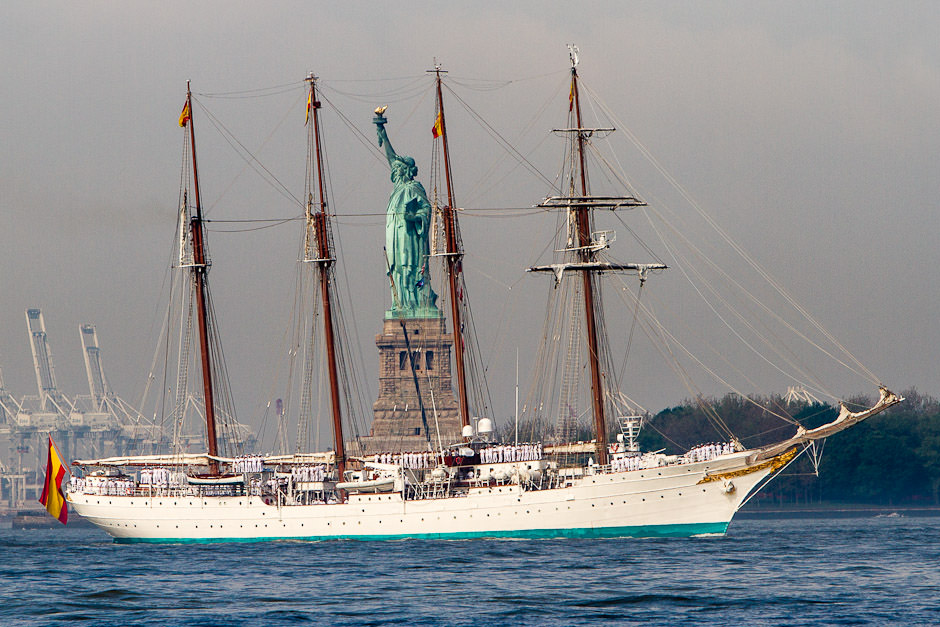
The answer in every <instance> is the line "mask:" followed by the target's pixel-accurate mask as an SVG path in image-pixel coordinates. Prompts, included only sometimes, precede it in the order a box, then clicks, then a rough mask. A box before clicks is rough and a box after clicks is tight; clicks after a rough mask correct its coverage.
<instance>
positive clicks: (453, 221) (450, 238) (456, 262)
mask: <svg viewBox="0 0 940 627" xmlns="http://www.w3.org/2000/svg"><path fill="white" fill-rule="evenodd" d="M441 71H442V70H441V68H440V66H437V67H436V68H435V69H434V73H435V76H436V78H437V111H438V118H437V120H436V121H435V129H437V128H438V125H437V122H438V121H439V122H440V136H441V141H442V145H443V149H444V180H445V181H446V184H447V204H446V205H445V206H444V207H442V208H441V213H442V214H443V219H444V243H445V246H446V257H445V259H446V260H447V282H448V287H449V288H450V317H451V326H452V327H453V334H454V361H455V362H456V364H457V394H458V396H459V398H458V407H459V409H460V424H461V426H463V427H466V426H468V425H469V424H470V407H469V401H468V399H467V373H466V364H465V357H464V352H465V346H464V340H463V333H461V328H462V324H463V323H462V322H461V316H460V300H459V298H460V297H459V290H458V284H457V274H458V273H459V272H460V271H461V260H462V259H463V251H462V250H460V243H459V242H458V240H457V213H456V209H455V207H454V186H453V181H452V179H451V175H450V151H449V150H448V145H447V124H446V122H445V120H444V96H443V94H442V91H441ZM444 73H445V74H446V72H444Z"/></svg>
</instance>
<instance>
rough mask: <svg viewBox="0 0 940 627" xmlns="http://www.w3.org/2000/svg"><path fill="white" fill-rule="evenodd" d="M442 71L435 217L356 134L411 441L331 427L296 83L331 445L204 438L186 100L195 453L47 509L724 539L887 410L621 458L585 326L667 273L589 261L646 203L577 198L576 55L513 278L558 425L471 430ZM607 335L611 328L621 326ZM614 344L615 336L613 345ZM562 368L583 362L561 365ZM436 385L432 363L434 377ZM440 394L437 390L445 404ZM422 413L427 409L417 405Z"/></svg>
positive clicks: (126, 474) (90, 475)
mask: <svg viewBox="0 0 940 627" xmlns="http://www.w3.org/2000/svg"><path fill="white" fill-rule="evenodd" d="M442 73H443V72H442V71H441V70H440V68H437V69H436V70H435V71H434V80H435V94H436V111H435V114H436V116H435V121H434V127H433V135H434V138H435V141H437V142H439V146H440V148H441V153H440V164H441V165H442V168H441V169H442V173H443V176H442V179H443V180H442V181H441V185H440V189H441V190H442V191H443V194H442V200H440V202H438V199H437V195H436V194H435V195H434V197H433V198H432V199H430V200H429V199H428V197H427V194H426V192H425V190H424V188H423V187H422V186H421V184H420V183H418V182H417V181H416V180H415V176H416V173H417V168H416V166H415V162H414V160H413V159H412V158H410V157H406V156H403V155H400V154H398V153H397V152H396V151H395V150H394V149H393V148H392V144H391V142H390V141H389V137H388V134H387V132H386V130H385V126H386V124H387V123H388V120H387V118H386V117H385V112H386V110H385V108H384V107H380V108H378V109H376V111H375V117H374V119H373V123H374V124H375V126H376V131H377V135H378V141H379V146H380V148H381V149H382V151H383V152H384V156H385V157H386V158H387V160H388V163H389V167H390V171H391V178H392V182H393V183H394V186H395V187H394V190H393V192H392V194H391V197H390V200H389V207H388V211H387V224H386V241H385V255H386V269H387V276H388V279H389V289H390V292H391V295H392V305H391V308H390V309H389V310H388V311H387V312H386V314H385V320H384V325H385V326H384V331H383V333H384V336H383V337H387V338H392V339H388V340H387V343H388V344H389V345H390V346H391V345H392V344H393V343H395V342H397V344H394V346H395V347H396V348H395V349H394V356H400V363H397V364H394V366H395V367H398V368H399V369H400V370H401V371H402V372H403V373H405V377H404V378H405V379H408V378H410V379H413V383H414V386H415V389H418V388H419V387H421V386H424V387H425V389H427V388H429V387H430V394H429V395H427V394H425V395H422V394H418V395H417V396H415V399H416V400H415V401H414V403H413V404H414V405H416V406H417V410H416V411H417V413H416V414H415V416H417V418H415V420H416V421H418V422H416V424H417V426H416V427H415V428H414V433H413V434H412V437H411V438H409V439H407V441H406V440H403V439H400V440H399V444H401V445H400V446H398V447H397V450H394V448H393V446H392V444H393V443H392V441H391V439H390V438H389V437H385V438H384V439H383V436H382V433H380V430H379V429H377V427H375V426H374V427H373V430H372V434H371V437H372V438H374V439H373V440H370V439H369V437H363V438H359V437H357V436H354V435H352V434H350V433H348V432H347V429H348V425H349V422H350V420H349V416H348V415H345V414H346V413H347V412H349V411H351V403H350V398H351V397H352V396H354V394H353V393H351V392H350V389H349V388H348V387H347V383H346V380H347V379H346V378H345V377H346V376H348V375H349V373H348V370H349V364H350V360H349V359H348V358H346V357H344V356H343V355H344V354H343V346H342V344H343V340H344V338H345V336H346V334H345V333H343V332H341V330H340V325H341V316H340V315H339V314H340V313H341V311H340V310H339V309H338V307H337V293H336V290H337V283H338V282H337V280H336V265H337V259H338V256H337V255H336V251H335V249H334V229H335V220H334V217H335V212H334V211H333V210H332V208H331V206H330V203H329V200H328V198H327V192H328V190H329V184H328V183H327V181H326V168H325V166H324V154H323V150H324V146H323V142H322V128H321V124H322V120H321V115H320V108H321V104H320V95H319V93H318V83H317V80H318V79H317V78H316V77H314V76H313V75H310V76H309V77H308V78H307V89H308V92H307V116H308V124H307V127H306V128H307V129H308V133H307V136H308V150H307V155H308V157H307V158H308V165H307V183H306V189H305V195H304V203H305V212H304V224H305V236H304V246H303V261H304V266H305V267H307V268H309V269H310V270H312V272H313V277H314V280H313V284H314V285H315V287H316V289H315V290H314V293H315V298H316V299H317V306H316V307H313V308H312V309H314V310H315V314H316V315H315V316H311V318H310V319H308V320H307V321H306V322H305V325H304V326H305V328H307V329H308V330H309V331H310V332H311V333H315V334H316V343H317V344H318V346H320V347H321V348H322V349H323V351H324V358H323V362H322V363H323V367H324V369H325V373H326V376H325V377H324V384H323V385H322V386H321V389H322V390H323V392H322V396H323V399H324V401H325V403H324V404H325V405H327V406H328V410H327V413H328V415H329V418H330V420H329V422H330V425H331V431H332V445H331V446H329V447H326V448H327V449H328V450H322V451H316V450H310V451H300V450H296V451H294V452H290V453H288V452H283V451H280V452H278V453H277V454H266V455H262V454H258V455H244V454H233V453H232V451H231V450H225V449H224V447H221V446H220V441H222V439H223V438H222V435H221V432H223V431H224V427H222V426H220V424H221V422H222V421H221V418H220V416H221V415H223V414H225V413H226V412H225V411H220V410H219V406H218V405H219V398H220V396H225V394H226V393H227V391H226V384H225V383H224V382H220V380H219V379H218V378H217V373H218V371H219V369H220V364H219V359H220V358H221V354H222V353H221V348H220V346H219V344H218V343H217V340H216V339H214V335H213V331H214V326H215V324H214V322H213V312H214V310H213V307H212V305H211V301H210V298H209V291H208V271H209V267H210V263H209V261H208V254H207V248H206V246H207V242H206V229H205V228H204V222H205V219H204V216H203V208H202V200H201V197H200V192H199V182H198V180H199V179H198V171H197V167H196V146H195V139H196V135H195V130H194V127H193V108H192V95H191V93H190V92H189V88H188V86H187V100H186V105H185V107H184V109H183V114H182V115H181V116H180V126H181V127H183V128H184V131H185V133H186V142H187V144H188V146H187V147H188V151H187V152H188V154H187V160H188V163H187V167H186V168H185V171H186V172H188V173H189V174H190V175H191V184H189V185H187V186H186V187H185V189H184V190H183V191H182V194H181V196H182V202H181V210H180V214H179V216H180V218H179V220H180V221H179V226H178V236H179V244H178V246H179V256H178V257H179V264H178V265H179V267H180V268H181V269H183V270H185V271H186V272H187V273H188V286H189V292H190V294H191V301H190V302H191V308H192V310H194V311H195V315H194V316H193V318H192V320H193V322H192V328H190V326H189V325H188V324H187V325H184V332H185V333H188V334H195V338H196V339H195V341H194V343H193V346H195V347H197V350H196V355H195V361H198V363H199V366H200V368H199V371H200V374H201V380H202V403H203V405H202V411H201V414H202V415H203V416H204V419H205V435H206V448H205V450H204V451H200V452H197V453H193V452H189V451H184V450H182V449H179V450H175V451H171V452H169V453H166V454H160V455H149V456H127V457H113V458H104V459H90V460H76V461H75V462H73V468H74V469H75V472H74V475H75V476H74V477H73V478H72V480H71V481H70V483H69V486H68V489H67V501H68V504H69V505H70V506H71V507H72V508H74V510H75V511H76V512H77V513H78V514H80V515H81V516H82V517H84V518H85V519H87V520H89V521H90V522H92V523H94V524H95V525H96V526H98V527H100V528H101V529H103V530H104V531H106V532H107V533H108V534H110V535H111V536H113V537H114V538H115V540H117V541H120V542H234V541H267V540H282V539H292V540H321V539H361V540H380V539H400V538H454V539H457V538H503V537H512V538H541V537H658V536H679V537H682V536H693V535H699V534H724V533H725V532H726V531H727V529H728V526H729V524H730V522H731V520H732V517H733V516H734V515H735V513H736V512H737V511H738V510H739V509H740V508H741V507H742V505H743V504H744V503H745V502H746V501H747V500H748V499H749V498H751V497H752V496H753V495H754V494H756V493H757V491H759V490H760V489H761V488H762V487H763V486H765V485H767V483H768V482H769V481H770V480H771V479H772V478H773V477H774V476H775V475H777V474H778V473H780V472H781V471H782V470H783V469H784V468H786V467H788V465H790V464H791V463H793V461H794V460H795V459H797V458H798V457H800V456H801V455H803V454H804V453H806V451H808V450H811V449H812V448H813V447H814V446H815V445H816V443H817V442H819V441H821V440H824V439H825V438H827V437H829V436H831V435H833V434H835V433H838V432H839V431H842V430H844V429H847V428H849V427H851V426H853V425H855V424H857V423H859V422H860V421H862V420H865V419H866V418H869V417H871V416H873V415H875V414H878V413H879V412H882V411H884V410H885V409H887V408H889V407H891V406H892V405H894V404H896V403H899V402H900V401H901V400H903V399H901V398H900V397H899V396H897V395H895V394H893V393H892V392H890V391H889V390H888V389H887V388H886V387H884V386H881V387H880V393H879V398H878V400H877V402H876V403H875V404H874V405H872V406H870V407H866V408H861V409H859V410H858V411H851V410H850V408H849V407H848V406H847V405H846V404H842V405H841V406H840V411H839V413H838V416H837V417H835V419H834V420H832V421H830V422H828V423H826V424H823V425H821V426H818V427H816V428H807V427H804V426H803V425H800V424H797V425H795V426H794V429H795V433H793V435H792V436H790V437H786V438H784V439H781V440H779V441H777V442H774V443H771V444H767V445H763V446H757V447H746V446H744V445H743V444H742V442H741V441H740V440H739V439H738V438H736V437H734V436H733V435H732V436H731V437H728V438H725V439H724V440H723V441H721V442H712V443H708V444H702V445H698V446H694V447H692V448H691V449H688V450H686V451H684V452H683V453H680V454H666V453H664V452H663V451H655V450H654V451H644V450H641V446H640V443H639V441H638V438H637V434H638V431H639V429H640V428H641V426H643V424H644V421H645V418H644V416H643V414H642V412H640V411H638V409H637V408H636V407H635V406H633V404H632V403H631V402H630V401H629V399H628V398H627V397H626V396H625V395H624V394H622V393H621V392H620V390H617V389H613V388H614V387H615V386H616V385H617V384H618V382H619V379H618V378H617V377H614V376H612V375H611V372H612V369H611V366H610V365H609V362H610V356H609V354H608V338H607V337H606V334H607V330H608V328H609V326H610V325H609V324H608V323H607V322H606V321H605V315H604V314H605V307H604V305H603V301H602V292H601V281H602V280H603V279H605V278H607V277H611V276H624V275H626V276H631V277H633V278H635V279H638V281H639V285H640V289H641V290H642V286H643V284H644V283H645V282H646V281H647V279H648V277H649V276H650V275H652V274H655V273H658V272H660V271H665V270H666V269H667V268H666V264H665V263H662V262H660V261H657V260H649V261H636V262H619V261H615V260H612V259H611V258H610V257H609V256H608V255H607V254H606V253H607V251H608V249H609V248H610V246H611V244H612V242H613V238H612V237H611V236H610V233H609V232H608V231H602V230H596V228H597V227H596V225H595V217H596V215H597V214H598V213H599V212H604V213H608V212H614V211H629V210H631V209H634V208H639V207H644V206H645V205H646V203H644V202H643V201H642V200H640V199H639V198H638V197H637V195H635V194H632V193H630V194H622V195H610V194H608V195H599V194H595V193H593V192H592V190H591V179H590V176H589V172H588V164H589V158H588V157H589V152H590V150H591V143H592V141H593V140H594V139H596V138H598V137H601V136H603V135H605V134H607V133H610V132H612V131H613V130H614V129H612V128H597V127H590V126H588V125H586V124H585V123H583V122H582V85H581V83H580V78H579V74H578V58H577V51H576V49H574V48H572V49H571V68H570V83H569V84H566V87H567V92H568V93H567V101H566V102H564V103H563V106H566V107H567V109H568V118H567V119H568V124H567V126H565V127H563V128H559V129H555V132H556V134H557V135H560V136H562V137H563V138H564V139H565V145H566V152H565V157H564V161H563V163H564V167H563V173H562V175H561V176H559V178H558V179H557V180H558V181H559V182H558V183H557V185H556V186H555V191H554V193H552V194H551V195H550V196H548V197H547V198H545V199H544V200H542V201H541V202H540V203H539V205H538V207H539V209H540V210H542V211H543V212H544V213H545V214H553V215H556V216H558V225H559V226H558V228H557V240H556V242H555V245H554V249H553V250H554V252H553V257H552V259H551V261H550V262H549V263H543V264H539V265H533V266H532V267H530V268H528V270H529V271H531V272H533V273H544V274H546V275H548V277H549V278H548V280H549V281H551V282H552V285H551V287H550V291H551V293H552V298H553V299H555V300H553V301H552V302H556V301H557V302H558V304H557V305H555V304H552V305H550V307H549V308H548V311H549V316H548V317H549V318H551V319H552V320H550V321H549V322H548V323H546V332H545V333H544V335H545V337H546V338H547V342H546V344H545V345H544V346H543V348H542V349H541V350H540V353H539V356H538V358H537V359H535V360H533V365H532V368H531V370H532V371H533V376H534V377H535V378H536V379H537V381H536V382H535V383H534V384H533V387H534V388H539V387H541V386H543V385H545V386H547V385H548V384H549V382H550V380H553V381H555V382H556V383H557V385H555V387H556V388H557V390H556V391H555V392H553V393H552V394H553V395H550V396H549V398H550V400H549V401H546V402H543V403H542V404H541V405H539V407H543V408H544V407H546V406H548V405H551V406H552V407H553V410H552V411H555V412H557V415H558V416H559V420H558V421H557V423H556V425H555V427H556V428H555V429H554V431H553V435H552V437H551V439H550V440H539V439H536V438H535V437H523V438H522V439H520V437H519V428H518V423H517V426H516V428H515V430H513V428H511V427H510V428H503V429H497V426H496V425H494V421H493V420H492V419H491V418H488V417H479V415H480V411H481V410H480V407H481V402H480V401H478V400H474V398H473V396H474V389H476V388H477V387H478V386H477V385H476V384H475V383H474V381H475V379H474V377H475V376H476V377H479V376H481V375H480V374H479V372H478V370H479V368H478V366H477V365H476V364H475V363H474V359H473V356H472V355H471V353H472V351H473V348H474V347H473V345H472V341H469V340H468V329H469V328H470V326H471V325H469V324H468V320H467V319H466V317H467V314H468V310H467V305H466V302H467V297H466V292H465V288H466V286H465V284H464V283H463V274H462V273H463V241H462V238H461V235H460V229H459V223H458V211H457V204H456V201H455V198H454V189H453V182H452V173H451V160H450V152H449V151H450V146H449V144H448V135H447V126H446V121H447V120H446V118H445V114H444V97H443V94H444V91H443V89H442ZM434 234H440V236H441V240H440V241H433V242H431V241H430V240H434V237H432V235H434ZM432 259H433V260H434V261H435V262H440V265H441V267H442V268H443V276H444V281H443V282H442V284H443V288H441V291H442V297H441V300H442V303H443V304H442V305H441V306H440V307H439V306H438V304H437V299H438V295H437V294H435V293H434V290H433V289H432V288H431V285H430V280H429V274H430V261H431V260H432ZM639 308H640V304H639V301H637V309H639ZM620 319H621V318H618V320H620ZM622 320H627V322H628V326H629V318H628V317H627V316H624V317H623V318H622ZM445 321H446V322H449V324H450V332H449V334H448V332H447V331H446V325H445ZM428 333H438V334H439V335H441V337H443V338H444V340H442V341H446V343H447V346H448V347H450V348H452V350H453V357H454V365H455V375H456V376H455V378H454V383H453V386H452V390H448V392H450V393H451V394H452V395H453V398H454V399H455V400H456V407H455V408H454V409H455V412H454V415H453V417H452V419H448V420H450V422H448V420H444V418H442V416H443V413H442V412H439V411H438V410H439V409H440V407H438V405H439V404H440V397H437V400H435V396H434V394H433V392H434V387H433V384H432V383H431V376H430V371H431V370H433V369H434V364H433V363H432V356H431V355H428V354H427V351H425V352H424V353H422V351H420V350H416V349H415V347H416V346H418V345H419V343H420V341H421V338H422V337H423V335H427V334H428ZM616 333H618V334H620V335H621V336H624V335H626V334H627V333H629V334H630V336H631V337H632V329H617V331H616ZM663 333H664V332H663ZM422 334H423V335H422ZM393 340H394V341H393ZM310 341H311V342H313V340H312V339H311V340H310ZM383 341H385V340H383ZM390 350H392V349H390ZM576 354H579V355H582V356H583V359H578V358H574V357H572V356H573V355H576ZM390 355H393V353H390ZM394 358H395V359H396V360H397V359H398V357H394ZM389 359H393V357H392V356H390V357H389ZM536 362H537V363H536ZM390 367H391V366H390ZM305 368H312V366H308V367H305ZM449 368H450V365H449V363H448V364H447V369H448V377H449ZM223 369H224V368H223ZM305 376H307V375H306V374H305ZM447 381H448V384H447V385H445V386H444V387H447V388H450V387H451V386H450V384H449V381H450V379H449V378H447ZM582 392H583V393H584V395H585V396H586V397H588V398H589V402H588V403H587V407H586V409H585V410H584V413H583V415H584V416H586V417H587V420H586V422H587V423H589V424H590V425H591V427H592V430H593V434H592V436H590V437H582V435H583V434H582V433H581V432H580V431H579V430H578V429H577V428H576V425H577V419H578V417H579V416H580V415H582V414H581V413H580V410H577V411H576V410H575V409H573V408H574V407H575V405H576V403H575V401H574V399H575V397H576V396H577V395H578V394H579V393H582ZM314 394H316V391H315V390H313V389H311V388H305V390H304V392H303V396H304V398H303V399H302V400H301V405H302V406H304V404H306V406H307V407H309V405H310V403H312V396H313V395H314ZM424 398H430V399H431V400H430V402H429V403H425V402H424V401H422V400H421V399H424ZM530 410H531V408H530ZM575 414H577V415H575ZM376 415H378V414H376ZM517 420H518V418H517ZM573 425H574V426H573ZM498 433H499V434H501V435H499V436H498V435H497V434H498ZM281 435H282V434H280V432H279V437H280V436H281Z"/></svg>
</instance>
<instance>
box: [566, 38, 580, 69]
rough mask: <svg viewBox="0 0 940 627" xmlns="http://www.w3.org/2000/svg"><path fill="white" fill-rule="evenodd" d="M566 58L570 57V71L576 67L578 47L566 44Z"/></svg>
mask: <svg viewBox="0 0 940 627" xmlns="http://www.w3.org/2000/svg"><path fill="white" fill-rule="evenodd" d="M568 58H569V59H571V71H572V72H573V71H574V69H575V68H576V67H578V47H577V46H576V45H574V44H568Z"/></svg>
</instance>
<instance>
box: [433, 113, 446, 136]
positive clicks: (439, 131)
mask: <svg viewBox="0 0 940 627" xmlns="http://www.w3.org/2000/svg"><path fill="white" fill-rule="evenodd" d="M443 134H444V113H443V112H442V111H438V112H437V119H436V120H434V126H433V127H431V135H433V136H434V139H437V138H438V137H440V136H441V135H443Z"/></svg>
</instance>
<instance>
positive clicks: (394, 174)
mask: <svg viewBox="0 0 940 627" xmlns="http://www.w3.org/2000/svg"><path fill="white" fill-rule="evenodd" d="M384 113H385V107H379V108H378V109H376V110H375V118H373V120H372V121H373V123H375V125H376V132H377V134H378V139H379V146H382V147H384V148H385V157H386V158H387V159H388V166H389V168H390V169H391V179H392V183H394V184H395V187H394V189H393V190H392V193H391V195H390V196H389V199H388V209H387V210H386V215H385V256H386V261H387V264H388V276H389V279H390V282H391V289H392V308H391V309H390V310H389V311H387V312H386V317H388V318H398V317H405V318H432V317H438V316H440V315H441V313H440V310H438V308H437V306H436V304H435V302H436V301H437V295H436V294H435V293H434V291H433V290H432V289H431V274H430V267H429V265H428V256H429V255H430V243H429V235H430V222H431V203H430V202H428V196H427V193H426V192H425V191H424V186H423V185H421V183H419V182H418V181H416V180H414V178H415V176H417V174H418V167H417V166H416V165H415V160H414V159H412V158H411V157H407V156H404V155H399V154H398V153H396V152H395V149H394V148H392V144H391V142H390V141H389V140H388V133H386V131H385V124H386V123H387V122H388V120H387V119H386V118H385V116H384V115H383V114H384Z"/></svg>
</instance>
